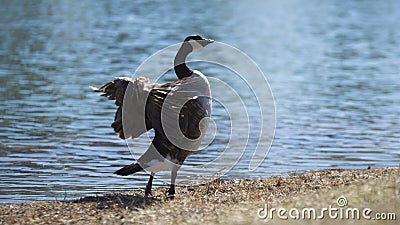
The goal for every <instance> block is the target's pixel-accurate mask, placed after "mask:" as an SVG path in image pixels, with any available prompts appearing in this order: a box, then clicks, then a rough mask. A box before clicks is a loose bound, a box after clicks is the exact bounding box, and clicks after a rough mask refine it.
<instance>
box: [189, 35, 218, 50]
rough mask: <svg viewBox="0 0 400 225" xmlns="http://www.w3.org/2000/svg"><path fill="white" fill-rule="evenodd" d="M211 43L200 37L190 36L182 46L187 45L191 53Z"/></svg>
mask: <svg viewBox="0 0 400 225" xmlns="http://www.w3.org/2000/svg"><path fill="white" fill-rule="evenodd" d="M213 42H214V40H211V39H206V38H203V37H202V36H200V35H190V36H188V37H186V38H185V40H184V41H183V43H184V44H185V43H187V44H189V45H190V47H191V48H192V51H198V50H200V49H202V48H204V47H205V46H207V45H208V44H211V43H213Z"/></svg>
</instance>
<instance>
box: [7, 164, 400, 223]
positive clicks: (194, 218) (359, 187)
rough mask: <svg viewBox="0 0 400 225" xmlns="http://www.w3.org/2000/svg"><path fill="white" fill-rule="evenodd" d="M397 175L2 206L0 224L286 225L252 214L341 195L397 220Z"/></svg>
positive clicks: (368, 173) (339, 175)
mask: <svg viewBox="0 0 400 225" xmlns="http://www.w3.org/2000/svg"><path fill="white" fill-rule="evenodd" d="M399 175H400V168H391V169H373V170H324V171H315V172H308V173H303V174H292V175H290V176H287V177H272V178H268V179H256V180H220V179H217V180H214V181H212V182H208V183H205V184H202V185H196V186H189V187H178V189H177V197H176V198H175V199H174V200H172V201H170V200H167V199H166V197H165V190H166V189H165V188H158V189H155V190H154V191H153V194H154V197H152V198H145V197H143V194H144V193H143V190H135V191H132V192H126V193H115V194H109V195H105V196H101V197H85V198H81V199H79V200H75V201H65V202H63V201H53V202H32V203H23V204H5V205H0V212H1V214H0V215H1V216H0V224H59V223H63V224H228V223H229V224H266V223H268V224H281V223H283V222H285V221H283V220H273V221H268V222H266V221H265V220H261V219H259V218H258V217H257V209H259V208H260V207H263V206H264V204H265V203H267V202H268V204H270V205H273V206H274V207H275V205H276V207H278V206H280V207H287V208H290V207H299V208H304V207H311V206H312V207H320V206H324V207H326V206H327V205H328V204H333V203H335V202H336V198H337V197H339V196H341V195H345V196H346V197H347V198H348V200H349V203H351V204H353V205H356V206H359V207H361V206H363V207H364V206H365V204H369V203H371V204H373V206H376V207H380V208H376V209H387V210H392V211H393V210H397V214H398V215H397V216H398V217H400V214H399V212H398V211H399V210H398V209H399V208H400V207H399V205H400V200H399V197H398V196H399V194H400V193H399V189H400V187H399V186H400V185H399V183H400V179H399V177H400V176H399ZM356 206H353V207H356ZM369 207H371V208H372V206H369ZM399 219H400V218H397V221H398V220H399ZM332 221H333V220H332ZM332 221H286V222H298V224H302V223H301V222H306V223H308V224H309V222H314V223H316V224H330V222H332ZM317 222H318V223H317ZM333 222H337V221H333ZM343 222H346V221H341V222H340V223H343ZM350 222H354V221H350ZM358 222H360V221H358ZM361 222H362V223H363V221H361ZM367 222H370V221H367ZM381 222H382V221H381ZM388 222H389V223H387V224H390V222H392V224H395V223H393V222H396V221H388ZM291 224H293V223H291ZM364 224H365V223H364ZM377 224H381V223H377Z"/></svg>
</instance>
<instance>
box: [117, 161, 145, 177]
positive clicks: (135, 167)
mask: <svg viewBox="0 0 400 225" xmlns="http://www.w3.org/2000/svg"><path fill="white" fill-rule="evenodd" d="M142 170H143V168H142V167H141V166H140V165H139V164H137V163H132V164H130V165H127V166H124V167H122V168H121V169H119V170H117V171H115V172H114V174H117V175H121V176H128V175H130V174H133V173H136V172H139V171H142Z"/></svg>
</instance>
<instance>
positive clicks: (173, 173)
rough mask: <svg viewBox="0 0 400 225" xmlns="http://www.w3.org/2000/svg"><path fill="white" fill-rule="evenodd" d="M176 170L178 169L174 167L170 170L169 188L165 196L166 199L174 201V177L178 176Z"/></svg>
mask: <svg viewBox="0 0 400 225" xmlns="http://www.w3.org/2000/svg"><path fill="white" fill-rule="evenodd" d="M178 169H179V167H178V166H174V167H173V168H172V171H171V185H170V187H169V190H168V196H167V198H168V199H174V198H175V180H176V176H177V174H178Z"/></svg>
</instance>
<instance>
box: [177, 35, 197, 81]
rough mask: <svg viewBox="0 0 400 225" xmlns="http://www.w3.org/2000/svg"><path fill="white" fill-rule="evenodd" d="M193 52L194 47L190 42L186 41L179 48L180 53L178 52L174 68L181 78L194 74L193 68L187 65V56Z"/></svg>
mask: <svg viewBox="0 0 400 225" xmlns="http://www.w3.org/2000/svg"><path fill="white" fill-rule="evenodd" d="M191 52H192V47H191V46H190V44H188V43H186V42H184V43H183V44H182V46H181V48H180V49H179V51H178V53H176V56H175V60H174V70H175V74H176V76H177V77H178V78H179V79H182V78H184V77H189V76H191V75H192V73H193V70H191V69H190V68H189V67H187V66H186V63H185V62H186V57H187V56H188V55H189V53H191Z"/></svg>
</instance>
